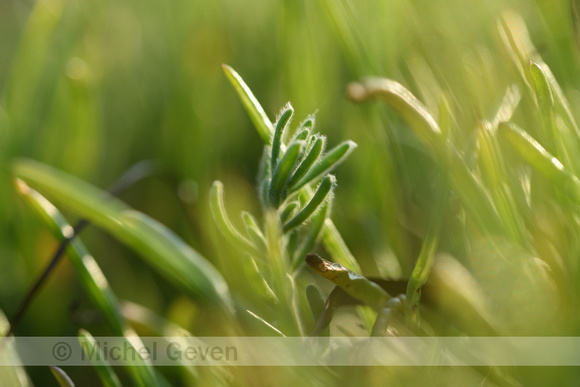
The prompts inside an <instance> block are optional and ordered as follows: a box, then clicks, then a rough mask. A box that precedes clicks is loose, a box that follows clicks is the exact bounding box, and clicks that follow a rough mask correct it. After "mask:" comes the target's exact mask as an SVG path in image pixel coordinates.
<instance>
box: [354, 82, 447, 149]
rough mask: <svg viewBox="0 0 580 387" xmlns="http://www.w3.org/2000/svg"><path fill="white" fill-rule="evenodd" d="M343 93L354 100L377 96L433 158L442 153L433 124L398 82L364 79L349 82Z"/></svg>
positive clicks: (422, 107)
mask: <svg viewBox="0 0 580 387" xmlns="http://www.w3.org/2000/svg"><path fill="white" fill-rule="evenodd" d="M347 94H348V95H349V97H350V98H352V99H353V100H355V101H359V102H360V101H365V100H367V99H369V98H372V97H381V98H383V99H384V100H386V101H387V102H388V103H389V104H390V105H391V106H393V107H394V108H395V109H396V110H397V112H398V113H399V114H400V115H401V116H402V117H403V119H404V120H405V122H406V123H407V125H409V127H410V128H411V130H413V132H414V133H415V135H416V136H417V137H418V138H419V139H421V141H423V142H424V143H425V144H426V145H427V146H429V147H430V148H431V149H432V150H433V151H434V152H435V153H436V154H437V155H440V153H441V152H442V150H443V147H444V142H443V136H442V134H441V130H440V129H439V126H438V125H437V122H436V121H435V119H434V118H433V116H432V115H431V113H429V111H428V110H427V108H426V107H425V105H423V103H421V101H419V100H418V99H417V98H416V97H415V96H414V95H413V94H412V93H411V92H410V91H409V90H407V89H406V88H405V87H404V86H403V85H401V84H400V83H398V82H395V81H392V80H390V79H386V78H368V79H365V80H363V81H362V82H360V83H351V84H350V85H349V86H348V90H347Z"/></svg>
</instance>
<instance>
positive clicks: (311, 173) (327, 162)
mask: <svg viewBox="0 0 580 387" xmlns="http://www.w3.org/2000/svg"><path fill="white" fill-rule="evenodd" d="M356 147H357V145H356V144H355V143H354V142H352V141H350V140H349V141H345V142H343V143H341V144H339V145H337V146H336V147H335V148H333V149H331V150H330V151H329V152H328V153H327V154H326V155H325V156H324V157H323V158H322V159H321V160H320V162H319V163H317V164H315V165H314V166H313V167H312V168H310V169H309V170H308V172H307V173H306V175H305V176H304V177H303V178H302V179H300V180H299V181H298V182H296V183H294V184H293V185H292V186H290V187H289V188H288V192H289V193H292V192H295V191H297V190H299V189H300V188H302V187H304V186H305V185H306V184H308V183H310V182H311V181H313V180H316V179H318V178H319V177H321V176H324V175H325V174H327V173H330V172H331V171H332V170H333V169H334V168H335V167H336V166H337V165H338V164H340V163H342V162H343V161H344V160H345V159H346V158H347V157H348V155H349V154H350V152H352V151H353V149H355V148H356Z"/></svg>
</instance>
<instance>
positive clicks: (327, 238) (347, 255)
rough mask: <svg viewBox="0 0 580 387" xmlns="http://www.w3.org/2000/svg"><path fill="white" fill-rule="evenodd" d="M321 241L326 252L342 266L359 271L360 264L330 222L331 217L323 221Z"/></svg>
mask: <svg viewBox="0 0 580 387" xmlns="http://www.w3.org/2000/svg"><path fill="white" fill-rule="evenodd" d="M322 243H323V244H324V248H325V249H326V251H328V254H330V256H331V257H332V258H333V259H334V260H335V261H336V262H338V263H340V264H341V265H342V266H344V267H346V268H347V269H350V270H355V271H360V266H359V264H358V262H357V261H356V259H355V257H354V255H352V253H351V252H350V250H349V249H348V246H347V245H346V242H345V241H344V239H342V236H341V235H340V232H339V231H338V230H337V228H336V226H335V225H334V223H333V222H332V219H326V220H325V221H324V230H323V231H322Z"/></svg>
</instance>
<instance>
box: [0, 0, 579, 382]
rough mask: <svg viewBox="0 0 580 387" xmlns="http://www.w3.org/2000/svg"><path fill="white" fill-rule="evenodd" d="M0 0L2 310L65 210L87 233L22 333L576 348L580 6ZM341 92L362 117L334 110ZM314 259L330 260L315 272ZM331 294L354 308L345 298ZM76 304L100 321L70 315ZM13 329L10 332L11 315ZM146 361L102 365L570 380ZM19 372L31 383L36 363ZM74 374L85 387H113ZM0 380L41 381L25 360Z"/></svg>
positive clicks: (569, 374) (353, 376)
mask: <svg viewBox="0 0 580 387" xmlns="http://www.w3.org/2000/svg"><path fill="white" fill-rule="evenodd" d="M4 3H5V4H4ZM4 3H1V4H0V36H2V39H0V187H2V189H1V191H0V230H1V233H0V256H1V257H2V265H1V270H0V304H1V309H2V310H3V311H4V312H5V313H6V314H7V315H8V316H12V315H13V311H14V310H17V307H18V303H19V302H20V301H21V300H22V299H23V298H24V295H25V294H26V292H27V291H28V289H29V288H30V285H31V284H33V283H34V281H35V279H36V277H37V274H38V272H40V271H41V270H42V267H43V266H44V265H45V262H46V261H47V257H49V256H50V254H51V253H52V250H53V249H54V245H55V243H56V242H55V241H61V240H66V239H67V238H70V237H71V236H72V235H71V226H70V223H69V221H67V219H65V216H66V218H68V219H69V220H72V219H73V218H74V217H82V218H86V219H87V220H89V221H90V222H91V223H93V224H94V225H95V226H96V227H94V228H93V227H91V228H89V229H88V230H86V231H85V233H86V234H83V235H82V238H83V241H82V242H81V240H80V239H79V238H78V236H75V237H76V238H75V239H74V240H73V241H72V242H71V243H70V245H69V246H68V248H67V258H66V260H65V262H62V263H61V266H59V268H58V269H56V270H55V272H54V273H52V275H54V276H56V280H53V281H52V282H48V283H47V285H46V286H45V287H44V288H43V289H42V295H41V296H42V297H43V302H36V303H33V304H32V306H31V307H30V308H29V309H28V310H27V314H26V316H25V318H24V320H23V321H22V324H21V325H19V326H18V327H17V329H16V331H15V334H16V335H36V334H39V333H43V334H50V335H68V336H71V335H75V334H77V332H78V328H79V326H80V328H86V331H81V332H82V333H81V334H80V337H79V339H80V340H83V342H85V343H87V344H88V345H90V343H91V336H90V334H89V333H88V331H90V332H91V333H92V334H94V335H95V336H96V335H97V334H101V333H102V332H106V333H108V334H114V335H119V336H125V337H128V338H131V340H133V341H131V342H135V343H137V344H136V345H138V337H139V336H138V335H146V334H151V333H153V334H157V335H163V336H167V337H170V336H172V335H175V336H203V335H211V336H219V335H232V336H235V335H239V336H243V335H248V336H252V335H256V336H260V335H275V336H303V335H304V336H305V335H308V334H309V333H311V332H312V331H313V330H316V329H315V328H324V329H320V331H321V334H322V335H328V336H349V335H375V336H381V335H408V336H412V335H447V336H448V335H459V336H461V335H539V336H548V335H557V336H566V335H574V334H576V333H577V332H578V329H579V328H580V324H579V323H578V319H577V317H576V314H577V313H576V312H577V310H578V307H579V305H578V296H577V295H578V294H579V292H580V286H579V285H578V284H580V281H579V279H580V269H579V267H580V266H579V265H578V263H577V257H578V256H579V253H580V244H579V243H578V238H577V235H578V233H579V232H580V226H579V222H578V217H579V215H580V214H579V207H578V205H579V204H580V181H579V179H578V177H579V176H580V158H578V157H577V156H576V155H578V154H580V129H579V128H578V124H577V118H578V116H579V110H578V108H577V107H578V102H579V100H580V99H579V97H578V91H577V90H576V89H577V86H578V84H579V78H578V74H580V71H578V70H579V69H580V61H579V60H578V58H579V56H578V41H579V39H578V36H579V35H578V31H579V30H578V23H577V16H578V14H577V9H576V8H577V7H576V3H577V1H573V2H571V3H570V2H567V1H555V2H550V3H549V4H548V3H546V2H532V3H530V2H508V3H506V2H502V1H498V0H492V1H486V2H478V3H471V2H470V3H468V4H467V3H465V2H462V1H461V0H451V1H443V0H435V1H419V2H410V1H402V2H396V1H387V2H373V1H364V0H363V1H360V2H356V3H355V2H354V1H352V0H339V1H329V0H325V1H320V2H306V1H294V2H293V1H287V2H280V3H276V2H267V3H259V4H258V3H257V2H246V3H243V4H242V3H240V2H236V1H232V0H218V1H217V2H216V3H215V4H214V3H212V6H210V7H208V6H207V4H202V3H199V2H187V1H176V2H171V3H167V2H155V1H150V0H144V1H141V2H130V1H125V0H121V1H117V2H107V1H105V2H103V1H94V0H89V1H87V2H82V3H74V2H71V1H69V0H62V1H61V0H58V1H55V0H38V1H36V2H35V3H19V4H15V3H14V2H4ZM13 3H14V4H13ZM571 4H572V5H571ZM571 16H572V17H571ZM570 20H572V22H571V21H570ZM222 63H231V64H234V65H235V67H236V69H237V70H239V71H240V74H243V75H244V79H245V81H244V79H242V77H241V76H240V75H239V74H238V73H237V72H236V71H234V70H233V69H232V68H231V67H229V66H227V65H222ZM222 70H223V72H224V73H225V77H224V76H223V74H222ZM369 76H370V77H369ZM365 77H366V78H365ZM353 80H354V82H352V81H353ZM228 81H229V82H230V84H231V86H233V90H234V92H233V93H232V89H231V87H230V85H228ZM246 81H247V83H246ZM349 82H351V83H350V84H349ZM248 84H249V85H252V90H253V91H252V90H250V87H249V86H248ZM347 85H349V86H347ZM345 86H346V89H347V93H346V94H347V96H348V97H350V99H351V100H355V101H358V102H361V103H360V104H356V105H355V104H352V103H351V101H347V100H346V98H344V92H343V90H344V89H345ZM236 96H237V98H238V99H239V100H240V102H241V104H240V103H238V102H237V101H236V100H235V97H236ZM256 96H259V97H260V101H261V102H262V103H263V106H264V107H262V105H261V104H260V103H259V102H258V98H256ZM375 98H377V99H381V101H380V102H371V101H372V100H374V99H375ZM287 100H290V101H292V105H290V104H287V105H285V106H284V108H282V110H281V111H280V113H279V115H278V117H277V119H276V120H275V121H271V120H270V118H269V117H268V116H269V114H270V113H272V111H271V110H270V109H271V108H275V107H279V106H281V105H282V104H283V103H284V102H285V101H287ZM381 102H386V104H383V103H381ZM315 109H320V110H319V111H317V113H316V118H315V116H314V115H311V116H308V117H306V118H305V119H304V120H303V121H302V122H300V119H301V118H302V117H303V114H305V113H308V112H312V111H315ZM244 111H245V112H244ZM245 114H247V116H246V115H245ZM273 116H274V115H273V114H271V115H270V117H273ZM248 117H249V119H248ZM251 124H252V125H253V126H254V127H255V130H256V132H255V133H257V136H256V135H255V133H254V132H252V131H251V130H250V129H249V126H250V125H251ZM319 132H323V134H321V133H319ZM346 139H352V140H353V141H350V140H346ZM345 140H346V141H345ZM260 141H261V143H260ZM341 141H342V142H341ZM355 143H356V144H357V145H358V150H357V151H356V152H352V151H353V149H354V148H355V147H357V145H355ZM260 151H262V154H263V157H262V160H261V162H260V163H259V164H258V163H257V162H256V161H257V160H258V158H259V152H260ZM351 153H352V154H351ZM347 157H348V158H349V160H348V162H346V163H344V164H342V162H343V161H345V160H346V158H347ZM142 159H155V160H157V161H159V162H160V163H162V164H164V165H165V166H167V167H168V168H167V170H169V171H170V172H169V173H168V174H167V175H163V176H160V177H158V178H152V179H146V180H144V181H142V182H139V183H138V184H136V185H135V187H133V188H132V189H130V190H128V191H127V192H126V193H125V194H124V196H123V198H122V200H121V199H116V198H113V197H112V195H110V194H108V193H106V192H104V191H103V190H101V189H99V188H96V187H102V186H107V185H108V184H109V182H110V181H113V180H115V179H116V178H117V176H119V175H120V174H121V173H122V171H124V170H125V169H126V168H127V167H128V166H129V165H132V164H133V163H134V162H135V160H142ZM32 160H38V161H32ZM339 164H341V167H340V168H336V167H337V166H338V165H339ZM169 175H171V176H169ZM256 175H257V179H256V181H254V180H253V178H254V176H256ZM73 176H75V177H73ZM335 176H336V177H335ZM14 177H16V178H17V179H18V180H17V182H18V183H17V184H16V187H17V189H16V190H15V189H14V187H13V186H14V185H13V184H11V183H12V182H11V180H13V179H14ZM217 179H219V180H217ZM87 182H90V184H89V183H87ZM212 182H213V183H212ZM222 182H223V183H222ZM337 184H338V185H337ZM226 189H227V192H224V191H225V190H226ZM22 199H23V200H22ZM23 202H24V203H26V204H27V205H28V206H29V207H31V208H32V210H33V211H29V210H27V209H26V208H24V207H23V206H22V205H21V204H22V203H23ZM53 203H54V204H53ZM125 203H127V204H125ZM55 205H57V206H58V207H59V209H61V210H63V212H60V211H59V210H57V208H56V207H55ZM137 209H138V210H137ZM226 209H227V211H226ZM33 212H34V213H33ZM228 213H229V214H230V215H228ZM234 213H236V214H237V213H241V217H238V216H231V214H234ZM37 215H38V216H37ZM240 218H241V219H240ZM96 228H100V229H102V230H104V231H106V232H105V233H102V232H100V231H98V230H96ZM91 229H92V230H91ZM339 230H340V231H339ZM117 241H118V242H121V244H124V245H126V246H127V247H129V249H126V248H125V247H124V246H122V245H121V244H117ZM347 242H348V243H347ZM89 251H90V253H91V254H92V255H91V254H89ZM312 253H316V254H319V255H320V256H321V257H324V258H326V260H323V258H316V259H315V258H311V261H312V262H311V263H312V264H313V266H312V267H310V266H308V265H304V257H306V256H307V255H308V254H312ZM310 257H314V256H310ZM143 262H145V263H146V264H147V265H142V263H143ZM69 265H70V266H69ZM321 265H322V266H324V267H328V268H333V270H326V271H325V270H319V269H320V268H321V267H322V266H321ZM335 269H336V270H335ZM333 273H334V274H336V275H334V274H333ZM339 273H340V275H339ZM386 279H388V280H389V281H385V280H386ZM407 280H408V282H406V281H407ZM333 281H334V282H333ZM394 284H399V285H400V284H403V286H402V287H401V286H394ZM335 285H336V286H338V287H339V290H340V289H343V290H344V292H345V294H346V295H347V296H348V297H351V298H352V299H350V300H349V302H351V303H358V305H357V306H356V307H354V308H353V307H347V306H345V307H340V308H339V306H340V305H338V304H337V305H334V304H332V305H331V302H329V300H327V297H328V295H329V294H332V287H333V286H335ZM341 287H342V288H341ZM77 288H80V289H82V290H83V292H78V291H77V290H78V289H77ZM405 289H406V290H405ZM402 293H406V294H402ZM77 298H79V299H80V300H81V301H82V302H81V305H82V306H81V309H83V308H87V309H90V310H89V312H94V313H93V315H94V314H96V315H98V316H99V319H97V320H95V321H85V320H80V321H76V320H72V321H71V320H70V319H69V317H68V314H67V313H66V310H67V309H68V306H69V304H70V303H71V302H72V301H73V300H76V299H77ZM126 300H131V301H134V302H136V303H138V304H143V305H142V306H139V307H137V306H136V305H137V304H135V303H128V302H127V301H126ZM353 300H354V301H353ZM339 301H340V300H339ZM343 301H344V299H343ZM347 303H348V302H347ZM329 310H332V311H333V312H336V313H334V314H333V315H332V313H331V314H329V313H328V311H329ZM81 312H83V310H81ZM81 315H82V313H81ZM87 315H91V313H87ZM325 319H327V320H328V321H326V320H325ZM324 322H329V323H330V324H329V326H324V324H323V323H324ZM0 327H2V328H3V329H2V332H6V331H8V329H7V322H5V321H4V320H2V319H0ZM184 328H185V329H184ZM12 355H14V356H15V354H14V353H12ZM143 364H145V363H143ZM143 364H140V365H137V364H128V365H127V366H126V367H122V368H119V369H117V368H115V369H114V372H113V371H111V369H110V368H108V366H107V365H106V364H96V365H95V366H96V367H97V368H96V371H97V373H98V375H99V378H100V381H101V382H102V383H103V384H107V385H119V384H136V385H155V384H156V383H163V382H164V381H165V379H167V380H168V384H175V385H204V384H211V385H231V384H236V385H252V384H255V381H256V380H260V382H262V384H273V383H282V384H287V385H297V384H304V381H307V382H308V383H309V384H316V385H334V384H339V383H340V384H346V385H351V384H352V385H355V384H356V385H361V384H362V385H384V384H393V385H426V384H436V385H450V384H461V385H480V384H482V383H483V382H486V383H487V382H490V383H494V384H497V385H517V384H518V383H519V384H522V385H530V384H538V385H540V384H541V385H557V384H565V383H566V382H568V381H569V380H575V379H577V378H578V375H577V371H576V370H575V369H572V368H569V369H566V370H562V369H541V370H540V369H535V368H526V370H525V372H523V371H522V370H519V369H513V370H512V369H510V370H498V369H495V368H491V369H486V370H482V369H479V368H472V367H458V368H446V369H442V368H432V369H428V370H423V369H421V370H420V371H421V372H419V370H418V369H417V368H413V369H412V370H409V369H406V368H391V367H389V368H388V369H383V368H382V367H376V368H372V369H371V368H364V367H361V368H360V369H354V368H342V367H336V368H332V369H324V368H322V367H320V368H319V367H316V368H314V367H309V368H308V369H306V370H303V369H292V370H280V369H276V370H270V369H268V370H256V369H247V370H246V369H239V368H233V367H232V368H213V367H207V369H206V368H203V367H200V368H192V367H186V366H185V365H183V364H179V365H178V367H176V369H175V370H168V369H156V368H154V367H152V366H150V365H147V364H145V365H143ZM210 368H211V369H210ZM26 371H27V372H28V373H29V374H30V378H31V379H32V381H33V382H35V383H36V384H40V383H41V381H42V377H43V375H42V373H41V372H42V371H40V370H37V369H27V370H26ZM44 371H46V373H48V370H44ZM423 371H425V372H423ZM504 371H505V372H504ZM55 372H56V373H57V375H58V377H60V378H63V380H66V377H65V376H63V375H61V374H60V373H59V372H58V370H55ZM91 372H92V371H91ZM67 373H69V374H70V377H71V379H72V380H74V381H75V382H76V383H77V385H78V384H80V385H96V384H95V383H99V381H98V380H96V381H94V382H93V381H90V380H88V379H90V377H89V376H87V375H88V374H83V371H77V370H75V369H71V370H69V369H67ZM0 374H1V375H0V380H1V381H2V382H4V383H8V384H11V385H30V384H31V383H30V381H29V376H27V375H26V373H25V372H24V369H23V368H21V367H15V368H14V369H2V370H0ZM115 374H118V378H117V377H116V376H115ZM91 375H92V374H91ZM49 377H50V375H49ZM64 383H66V381H65V382H64ZM91 383H93V384H91ZM65 385H66V384H65Z"/></svg>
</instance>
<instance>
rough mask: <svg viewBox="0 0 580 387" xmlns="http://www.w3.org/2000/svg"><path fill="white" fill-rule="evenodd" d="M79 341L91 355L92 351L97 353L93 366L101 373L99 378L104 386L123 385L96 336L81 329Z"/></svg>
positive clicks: (118, 386) (116, 386)
mask: <svg viewBox="0 0 580 387" xmlns="http://www.w3.org/2000/svg"><path fill="white" fill-rule="evenodd" d="M79 343H80V345H81V348H82V349H83V351H84V352H85V353H86V354H87V355H89V354H91V353H96V354H97V355H96V357H94V358H96V360H93V361H92V363H93V366H94V367H95V370H96V371H97V374H98V375H99V379H100V381H101V383H103V386H105V387H121V381H120V380H119V377H118V376H117V374H115V372H114V371H113V369H112V368H111V366H110V365H109V364H108V363H107V361H106V360H103V359H105V356H104V354H103V352H102V351H101V349H100V348H99V346H98V344H97V342H96V341H95V339H94V337H93V336H92V335H91V334H90V333H89V332H87V331H85V330H84V329H81V330H80V331H79Z"/></svg>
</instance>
